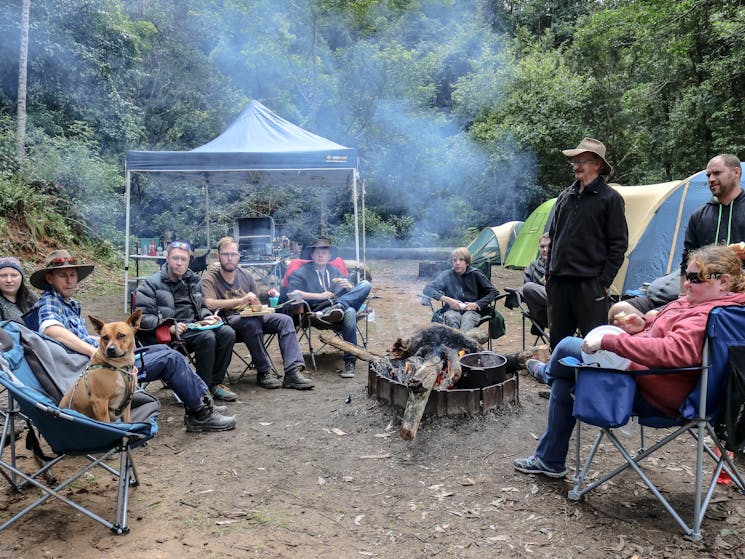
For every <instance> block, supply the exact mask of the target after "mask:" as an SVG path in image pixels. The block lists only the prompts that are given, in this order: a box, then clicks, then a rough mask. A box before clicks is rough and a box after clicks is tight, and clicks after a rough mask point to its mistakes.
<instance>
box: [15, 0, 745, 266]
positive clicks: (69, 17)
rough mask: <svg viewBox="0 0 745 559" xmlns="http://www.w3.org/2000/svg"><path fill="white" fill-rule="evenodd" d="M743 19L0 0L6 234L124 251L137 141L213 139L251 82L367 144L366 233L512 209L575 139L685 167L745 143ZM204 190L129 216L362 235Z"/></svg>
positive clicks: (287, 3)
mask: <svg viewBox="0 0 745 559" xmlns="http://www.w3.org/2000/svg"><path fill="white" fill-rule="evenodd" d="M26 7H28V8H29V12H28V13H29V17H28V23H29V25H28V29H29V34H28V37H29V39H28V60H27V66H26V67H27V75H26V79H25V86H26V91H25V96H24V98H25V100H26V107H25V114H26V115H27V120H26V121H25V122H21V124H23V126H22V127H19V113H18V111H17V107H18V99H19V95H18V92H19V87H21V89H22V87H23V86H19V83H21V82H20V81H19V67H23V64H22V62H23V61H22V58H21V56H19V53H20V52H21V51H22V49H21V48H20V46H21V37H22V29H23V27H24V18H23V13H24V8H26ZM743 29H745V6H744V3H743V2H740V1H732V0H682V1H662V0H637V1H631V0H616V1H614V0H595V1H592V0H515V1H508V0H127V1H124V0H0V250H1V251H2V253H16V254H33V253H38V248H39V246H41V245H43V244H45V243H46V242H47V241H48V240H49V239H53V240H55V241H56V242H58V243H61V244H64V243H68V244H69V243H77V242H80V241H81V239H82V240H83V242H91V244H92V246H93V247H95V250H96V251H97V252H98V253H99V254H98V256H100V257H106V256H110V257H112V259H113V258H115V257H116V255H117V254H121V249H122V246H123V241H124V239H123V230H124V226H123V222H124V205H123V190H124V177H123V167H124V158H125V155H126V152H127V150H130V149H136V150H141V149H144V150H186V149H191V148H194V147H197V146H199V145H202V144H204V143H206V142H208V141H209V140H211V139H213V138H214V137H216V136H217V135H219V133H220V132H221V131H222V130H223V129H224V128H225V127H226V126H227V125H228V124H229V123H230V122H232V120H233V119H234V118H235V117H236V116H237V115H238V113H239V112H240V111H241V110H242V109H243V108H244V106H245V104H246V103H247V102H248V101H249V100H250V99H257V100H259V101H261V102H262V103H263V104H265V105H266V106H268V107H269V108H270V109H271V110H273V111H274V112H276V113H278V114H279V115H281V116H283V117H284V118H286V119H287V120H289V121H291V122H293V123H295V124H297V125H299V126H301V127H303V128H305V129H307V130H309V131H311V132H313V133H316V134H319V135H321V136H324V137H326V138H329V139H331V140H333V141H335V142H337V143H339V144H342V145H345V146H349V147H354V148H357V149H358V151H359V154H360V158H361V159H360V171H361V175H362V178H363V179H364V181H365V189H366V194H367V197H366V224H367V238H368V243H369V244H370V245H371V246H453V245H459V244H462V243H465V242H467V241H468V240H469V239H470V238H472V237H473V236H475V234H476V232H477V231H478V230H479V229H480V228H482V227H484V226H490V225H491V226H494V225H499V224H501V223H503V222H506V221H509V220H514V219H518V220H520V219H524V218H525V217H526V216H527V215H528V214H529V213H530V211H531V210H532V209H533V208H535V207H536V206H537V205H538V204H539V203H540V202H542V201H544V200H545V199H547V198H549V197H552V196H555V195H556V194H557V193H558V192H559V191H560V190H561V189H562V188H564V187H565V186H566V185H567V184H569V182H570V181H571V173H570V169H569V168H568V167H567V165H566V161H565V158H564V157H563V156H562V155H561V152H560V150H561V149H563V148H564V149H565V148H569V147H574V146H575V145H576V144H577V143H578V142H579V141H580V140H581V138H582V137H583V136H593V137H596V138H599V139H601V140H603V141H604V142H605V143H606V145H607V146H608V156H609V159H610V160H611V162H612V163H613V164H614V166H615V169H616V170H615V172H614V174H613V175H612V177H611V180H612V181H614V182H618V183H621V184H647V183H655V182H663V181H667V180H673V179H682V178H685V177H687V176H689V175H691V174H693V173H694V172H696V171H698V170H700V169H702V168H703V167H704V166H705V164H706V162H707V160H708V159H709V158H710V157H711V156H713V155H715V154H716V153H720V152H732V153H736V154H739V155H741V156H742V155H743V153H745V151H744V150H743V142H745V135H744V134H743V131H744V130H745V119H744V118H743V99H745V95H744V94H745V33H743V32H742V30H743ZM19 62H21V64H20V66H19ZM21 129H25V132H24V131H21V132H20V133H21V136H20V139H21V140H22V141H21V142H20V145H19V142H18V140H19V130H21ZM141 180H142V179H141ZM212 196H213V197H216V199H213V200H212V202H211V204H210V208H211V209H210V213H209V217H208V218H206V217H205V204H204V199H203V194H202V193H201V192H200V189H199V188H198V187H188V186H186V185H178V184H168V185H159V186H157V187H156V188H153V187H152V185H149V184H146V183H144V182H136V183H135V190H134V201H133V202H134V204H135V207H136V211H135V212H134V215H133V232H134V233H135V234H139V235H142V236H157V235H159V234H160V233H162V232H163V231H165V230H169V231H175V233H176V235H177V236H178V237H180V238H186V239H191V240H193V241H195V242H196V243H197V244H199V243H200V242H202V243H203V242H205V240H206V239H205V219H209V220H210V227H211V230H212V232H213V234H212V238H213V239H214V238H217V237H218V236H220V235H221V234H224V233H229V232H231V231H232V224H233V220H234V219H235V217H237V216H244V215H248V214H249V213H251V212H260V213H263V214H270V215H273V216H274V218H275V220H276V222H277V224H278V227H279V232H280V233H281V234H285V235H287V236H288V237H290V238H292V239H294V240H298V241H300V242H307V241H308V240H310V239H312V238H313V237H314V236H315V235H317V234H318V233H319V226H318V224H319V222H321V223H323V224H324V229H326V231H325V232H326V233H328V234H330V235H331V236H332V238H333V239H334V241H335V242H336V243H341V244H344V243H346V242H349V240H350V236H351V234H352V224H351V220H350V216H349V214H351V212H352V206H351V200H350V196H349V192H341V191H339V192H329V191H326V190H323V189H319V188H314V187H310V186H309V187H303V188H286V187H277V188H271V189H268V190H263V191H260V192H259V191H255V190H252V188H251V187H250V185H243V186H242V187H241V188H240V189H237V190H235V191H233V190H229V189H225V190H220V191H219V192H213V193H212Z"/></svg>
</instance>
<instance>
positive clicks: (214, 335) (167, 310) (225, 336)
mask: <svg viewBox="0 0 745 559" xmlns="http://www.w3.org/2000/svg"><path fill="white" fill-rule="evenodd" d="M190 257H191V245H190V244H189V243H186V242H183V241H173V242H172V243H171V244H170V245H168V252H167V255H166V262H165V264H163V266H162V267H161V269H160V271H159V272H155V273H154V274H152V275H150V276H149V277H148V278H147V279H145V281H144V282H142V283H141V284H140V285H139V286H138V287H137V295H136V297H135V306H136V307H137V308H138V309H142V325H141V328H142V329H143V330H154V329H155V328H156V327H157V326H159V325H160V324H161V323H162V322H163V320H164V319H173V321H174V324H172V325H171V326H170V332H171V335H172V336H173V337H176V338H178V337H180V338H181V339H182V340H183V341H184V342H185V344H186V348H187V349H188V350H189V351H193V352H194V361H195V363H196V369H197V374H198V375H199V376H200V378H201V379H202V380H203V381H204V382H205V383H206V384H207V386H208V387H209V389H210V392H211V393H212V397H213V398H214V399H215V400H223V401H226V402H233V401H235V400H236V398H237V396H236V394H235V393H234V392H233V391H232V390H230V389H229V388H227V387H226V386H225V385H223V384H222V382H223V380H224V379H225V375H226V374H227V370H228V366H229V365H230V358H231V357H232V355H233V354H232V350H233V344H234V343H235V332H234V331H233V329H232V328H231V327H230V326H228V325H227V324H223V325H222V326H221V327H219V328H216V329H212V330H210V329H205V330H201V329H198V328H189V325H190V324H193V323H196V322H199V321H202V320H203V319H205V318H207V317H208V316H210V315H212V313H211V312H210V310H209V309H208V308H207V307H205V306H204V293H203V292H202V283H201V282H200V281H199V276H197V275H196V274H195V273H194V272H192V271H191V270H190V269H189V259H190ZM215 322H216V321H215Z"/></svg>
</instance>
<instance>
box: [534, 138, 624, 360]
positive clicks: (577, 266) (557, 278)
mask: <svg viewBox="0 0 745 559" xmlns="http://www.w3.org/2000/svg"><path fill="white" fill-rule="evenodd" d="M562 153H563V154H564V155H565V156H566V157H567V158H568V159H569V165H570V166H571V167H572V171H573V173H574V178H575V181H574V182H573V183H572V185H571V186H569V188H567V189H565V190H564V191H563V192H561V193H560V194H559V196H558V198H557V199H556V205H555V206H554V213H553V217H552V219H551V224H550V225H549V231H548V234H549V236H550V238H551V245H550V249H549V253H548V256H547V258H546V276H547V278H548V282H547V285H546V291H547V295H548V319H549V325H550V326H549V328H550V330H551V347H552V348H554V347H556V344H557V343H558V342H559V341H560V340H561V339H562V338H564V337H566V336H573V335H574V333H575V332H576V331H577V330H579V331H580V333H581V334H582V335H583V336H584V335H585V334H587V332H589V331H590V330H592V329H593V328H594V327H596V326H599V325H601V324H605V323H606V321H607V316H608V307H609V303H610V299H609V289H610V285H611V284H612V283H613V279H614V278H615V277H616V274H617V273H618V270H619V269H620V267H621V265H622V264H623V259H624V254H625V253H626V249H627V247H628V241H629V233H628V226H627V225H626V214H625V206H624V201H623V198H622V197H621V195H620V194H619V193H618V192H617V191H616V190H614V189H612V188H611V187H610V186H608V183H607V182H606V181H605V178H604V175H608V174H609V173H610V172H611V171H612V168H611V166H610V163H608V160H607V159H606V155H605V145H604V144H603V143H602V142H600V141H599V140H596V139H594V138H583V139H582V141H581V142H580V143H579V145H578V146H577V147H576V148H574V149H565V150H562Z"/></svg>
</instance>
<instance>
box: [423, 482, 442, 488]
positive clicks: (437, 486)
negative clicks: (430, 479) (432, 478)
mask: <svg viewBox="0 0 745 559" xmlns="http://www.w3.org/2000/svg"><path fill="white" fill-rule="evenodd" d="M441 487H444V484H442V483H436V484H434V485H430V486H429V487H427V489H440V488H441Z"/></svg>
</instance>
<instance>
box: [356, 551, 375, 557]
mask: <svg viewBox="0 0 745 559" xmlns="http://www.w3.org/2000/svg"><path fill="white" fill-rule="evenodd" d="M357 553H359V554H360V555H364V556H365V557H372V556H373V555H375V554H374V553H373V552H372V551H358V552H357Z"/></svg>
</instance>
